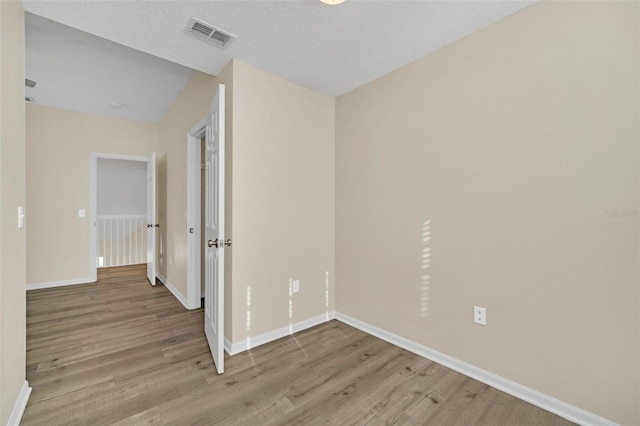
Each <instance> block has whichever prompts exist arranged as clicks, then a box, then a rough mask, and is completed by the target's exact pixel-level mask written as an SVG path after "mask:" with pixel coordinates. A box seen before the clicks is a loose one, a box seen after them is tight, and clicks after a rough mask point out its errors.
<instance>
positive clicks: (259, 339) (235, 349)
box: [224, 311, 336, 355]
mask: <svg viewBox="0 0 640 426" xmlns="http://www.w3.org/2000/svg"><path fill="white" fill-rule="evenodd" d="M335 317H336V315H335V312H334V311H331V312H326V313H324V314H321V315H318V316H315V317H313V318H309V319H306V320H304V321H300V322H297V323H295V324H291V325H288V326H286V327H282V328H278V329H277V330H273V331H269V332H267V333H264V334H260V335H258V336H251V337H248V338H246V339H244V340H241V341H239V342H235V343H231V342H230V341H229V340H227V339H226V338H225V340H224V346H225V350H226V351H227V353H228V354H229V355H236V354H238V353H240V352H244V351H246V350H248V349H251V348H255V347H257V346H260V345H264V344H265V343H269V342H273V341H274V340H278V339H280V338H282V337H285V336H289V335H291V334H294V333H298V332H300V331H302V330H306V329H307V328H311V327H315V326H316V325H319V324H322V323H325V322H327V321H331V320H332V319H335Z"/></svg>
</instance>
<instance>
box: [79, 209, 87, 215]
mask: <svg viewBox="0 0 640 426" xmlns="http://www.w3.org/2000/svg"><path fill="white" fill-rule="evenodd" d="M78 217H87V211H86V210H85V209H78Z"/></svg>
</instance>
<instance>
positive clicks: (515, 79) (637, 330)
mask: <svg viewBox="0 0 640 426" xmlns="http://www.w3.org/2000/svg"><path fill="white" fill-rule="evenodd" d="M639 12H640V10H639V4H638V3H637V2H626V3H625V2H542V3H538V4H536V5H533V6H531V7H529V8H527V9H525V10H523V11H521V12H519V13H517V14H515V15H513V16H511V17H509V18H508V19H505V20H503V21H500V22H498V23H496V24H494V25H492V26H491V27H489V28H486V29H484V30H482V31H480V32H478V33H476V34H473V35H471V36H469V37H467V38H465V39H463V40H461V41H459V42H457V43H455V44H453V45H451V46H448V47H445V48H443V49H441V50H440V51H438V52H435V53H433V54H432V55H429V56H427V57H425V58H423V59H421V60H418V61H416V62H415V63H413V64H410V65H408V66H406V67H404V68H401V69H399V70H397V71H395V72H393V73H391V74H388V75H386V76H384V77H383V78H380V79H378V80H376V81H374V82H372V83H370V84H368V85H366V86H364V87H361V88H359V89H357V90H354V91H353V92H351V93H349V94H346V95H344V96H342V97H340V98H338V99H337V101H336V117H337V122H336V128H337V131H336V135H337V136H336V146H337V147H336V150H337V153H336V158H337V165H336V167H337V178H336V179H337V185H336V188H337V194H336V200H337V201H336V203H337V211H336V216H337V224H336V243H337V248H336V250H337V252H336V258H337V295H336V300H337V310H338V311H339V312H342V313H344V314H347V315H350V316H352V317H355V318H357V319H360V320H363V321H365V322H368V323H370V324H372V325H375V326H377V327H380V328H382V329H385V330H388V331H390V332H393V333H396V334H398V335H401V336H403V337H406V338H408V339H411V340H414V341H416V342H418V343H421V344H423V345H426V346H428V347H430V348H433V349H436V350H438V351H441V352H443V353H445V354H448V355H451V356H453V357H455V358H458V359H460V360H463V361H466V362H468V363H470V364H472V365H475V366H477V367H480V368H483V369H486V370H488V371H491V372H493V373H495V374H498V375H500V376H502V377H505V378H507V379H510V380H513V381H515V382H517V383H520V384H522V385H525V386H528V387H531V388H533V389H535V390H538V391H540V392H543V393H545V394H548V395H550V396H553V397H555V398H558V399H560V400H562V401H566V402H568V403H570V404H572V405H575V406H577V407H580V408H583V409H585V410H587V411H590V412H592V413H595V414H597V415H600V416H603V417H605V418H608V419H611V420H613V421H616V422H619V423H621V424H639V423H640V415H639V412H638V406H639V404H638V401H640V391H639V383H638V378H639V377H640V371H639V367H640V366H639V362H638V360H639V356H640V353H639V352H640V351H639V338H640V321H639V313H640V306H639V303H638V301H639V271H638V259H639V258H640V252H639V247H638V235H639V224H638V220H639V219H638V207H639V206H638V201H639V200H638V195H639V190H640V188H639V182H638V177H639V176H638V170H639V167H638V166H639V164H638V154H639V153H638V140H639V128H640V127H639V125H640V123H639V115H638V111H640V104H639V89H640V88H639V79H638V75H639V69H638V66H639V63H640V57H639V40H640V37H639V35H640V34H639V15H640V14H639ZM238 139H239V140H241V139H242V138H241V137H240V135H238ZM237 150H238V147H237V146H236V152H237ZM260 154H262V152H260ZM283 198H284V197H283ZM278 202H282V201H281V200H278V201H277V202H275V204H277V203H278ZM291 207H293V206H291ZM273 237H274V238H278V237H279V235H278V233H274V235H273ZM236 238H237V236H236ZM236 255H237V253H236ZM474 305H478V306H483V307H486V308H487V319H488V325H487V326H484V327H483V326H478V325H475V324H474V323H473V321H472V310H473V306H474Z"/></svg>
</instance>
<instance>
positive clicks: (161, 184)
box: [156, 154, 167, 278]
mask: <svg viewBox="0 0 640 426" xmlns="http://www.w3.org/2000/svg"><path fill="white" fill-rule="evenodd" d="M156 179H157V180H158V181H157V182H156V189H157V193H156V202H157V203H158V205H157V213H158V223H159V224H160V228H159V229H158V232H159V234H158V248H157V250H158V253H157V254H158V271H159V272H160V274H161V275H162V276H164V277H165V278H166V277H167V263H166V259H165V257H166V256H165V247H166V246H167V154H164V155H163V156H161V157H158V158H157V159H156Z"/></svg>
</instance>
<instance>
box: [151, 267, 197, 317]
mask: <svg viewBox="0 0 640 426" xmlns="http://www.w3.org/2000/svg"><path fill="white" fill-rule="evenodd" d="M156 275H157V276H158V279H159V280H160V281H161V282H162V284H164V286H165V287H166V288H167V289H168V290H169V291H170V292H171V294H173V296H174V297H175V298H176V299H178V301H179V302H180V303H182V306H184V307H185V308H186V309H189V307H188V306H187V299H185V297H184V296H183V295H182V294H180V292H179V291H178V290H177V289H176V288H175V287H174V286H173V285H172V284H171V283H170V282H169V280H167V279H166V278H165V277H164V276H162V275H161V274H158V273H156Z"/></svg>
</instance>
